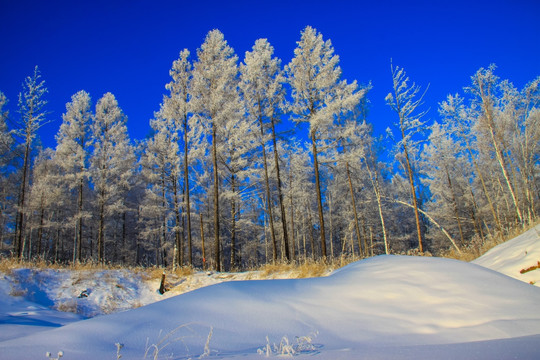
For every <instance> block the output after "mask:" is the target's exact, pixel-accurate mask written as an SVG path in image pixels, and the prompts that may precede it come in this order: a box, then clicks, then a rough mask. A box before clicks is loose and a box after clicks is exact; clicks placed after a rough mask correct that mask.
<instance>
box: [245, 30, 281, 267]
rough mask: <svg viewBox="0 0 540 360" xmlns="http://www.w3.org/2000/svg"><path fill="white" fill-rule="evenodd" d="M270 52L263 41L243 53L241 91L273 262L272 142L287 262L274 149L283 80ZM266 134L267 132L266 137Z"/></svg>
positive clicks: (268, 46) (275, 251) (279, 178)
mask: <svg viewBox="0 0 540 360" xmlns="http://www.w3.org/2000/svg"><path fill="white" fill-rule="evenodd" d="M273 55H274V48H273V47H272V45H270V43H269V42H268V41H267V40H266V39H259V40H257V41H256V42H255V45H253V49H252V51H251V52H246V56H245V59H244V62H245V64H241V66H240V73H241V83H240V86H241V89H242V93H243V96H244V101H245V103H246V107H247V111H248V113H249V114H250V115H251V116H252V117H254V118H255V119H257V120H258V122H259V129H260V143H261V149H262V154H263V166H264V179H265V187H266V197H267V207H268V218H269V222H270V234H271V237H272V247H273V260H274V261H276V260H277V241H276V235H275V228H274V215H273V200H272V194H271V191H270V179H269V171H268V167H269V165H268V161H267V153H266V146H267V143H268V140H269V139H268V137H269V136H270V138H271V141H272V148H273V153H274V166H275V169H276V178H277V192H278V200H279V208H280V214H281V224H282V231H283V233H282V236H283V239H282V243H283V248H284V249H285V258H286V260H287V261H289V260H290V259H291V256H290V254H289V252H290V249H289V239H288V237H289V236H288V230H287V215H286V212H285V204H284V199H283V190H282V188H283V185H282V180H281V175H280V166H279V155H278V149H277V148H278V147H277V138H276V129H275V127H276V126H275V125H276V122H277V121H278V119H279V106H280V105H281V103H282V102H283V99H284V89H283V85H282V82H283V80H284V79H283V76H282V73H281V61H280V60H279V59H278V58H276V57H274V56H273ZM268 130H270V131H271V133H270V134H268Z"/></svg>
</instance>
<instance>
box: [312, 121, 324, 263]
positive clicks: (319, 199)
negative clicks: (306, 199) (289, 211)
mask: <svg viewBox="0 0 540 360" xmlns="http://www.w3.org/2000/svg"><path fill="white" fill-rule="evenodd" d="M311 145H312V148H313V167H314V170H315V187H316V190H317V207H318V209H319V226H320V231H321V257H322V259H323V261H326V235H325V232H324V213H323V206H322V194H321V180H320V174H319V160H318V159H317V144H316V139H315V132H314V131H312V132H311Z"/></svg>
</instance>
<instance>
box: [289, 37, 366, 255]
mask: <svg viewBox="0 0 540 360" xmlns="http://www.w3.org/2000/svg"><path fill="white" fill-rule="evenodd" d="M297 44H298V45H297V47H296V49H295V50H294V58H293V59H292V60H291V62H290V63H289V65H287V67H286V72H287V77H288V81H289V84H290V85H291V88H292V102H291V104H290V111H291V112H292V114H293V119H294V120H295V121H296V122H306V123H308V124H309V138H310V140H311V146H312V154H313V169H314V172H315V190H316V193H317V208H318V212H319V228H320V236H321V254H322V257H323V258H324V259H325V258H326V236H325V226H324V213H323V203H322V184H321V176H320V173H319V160H318V156H319V148H318V146H319V145H320V143H321V141H322V140H324V139H325V138H327V136H328V133H329V131H330V130H331V128H332V126H333V125H334V122H335V121H336V117H337V116H339V115H340V114H342V113H344V112H347V111H351V110H352V109H353V108H354V107H355V106H356V104H358V102H359V99H360V97H361V95H362V93H361V92H358V91H356V90H357V87H358V86H357V84H356V81H354V82H352V83H351V84H347V81H346V80H341V68H340V66H339V57H338V56H337V55H335V54H334V48H333V46H332V43H331V41H330V40H327V41H324V40H323V37H322V34H320V33H318V32H317V30H315V29H314V28H312V27H310V26H308V27H306V28H305V29H304V31H303V32H302V36H301V39H300V41H298V42H297Z"/></svg>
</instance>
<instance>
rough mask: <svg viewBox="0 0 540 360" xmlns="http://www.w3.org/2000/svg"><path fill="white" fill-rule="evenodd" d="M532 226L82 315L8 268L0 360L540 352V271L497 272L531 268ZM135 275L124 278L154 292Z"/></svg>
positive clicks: (0, 293)
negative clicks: (485, 242)
mask: <svg viewBox="0 0 540 360" xmlns="http://www.w3.org/2000/svg"><path fill="white" fill-rule="evenodd" d="M539 230H540V227H536V229H532V230H530V231H528V232H526V233H525V234H523V235H521V236H519V237H517V238H516V239H514V240H512V241H509V242H507V243H505V244H502V245H500V246H499V247H497V248H494V249H493V250H491V251H490V252H488V253H486V255H484V256H483V257H482V258H479V259H478V260H477V261H476V262H475V263H474V264H473V263H464V262H460V261H456V260H450V259H441V258H424V257H407V256H378V257H375V258H371V259H367V260H363V261H359V262H356V263H353V264H350V265H348V266H346V267H344V268H342V269H340V270H337V271H335V272H334V273H332V274H331V275H330V276H327V277H322V278H311V279H284V280H251V281H228V282H223V283H220V284H216V285H212V286H208V287H204V288H200V289H198V290H194V291H191V292H188V293H185V294H182V295H178V296H171V297H169V298H168V299H165V300H162V301H159V302H154V303H151V304H149V305H146V306H141V307H139V308H136V309H133V310H127V311H123V312H117V313H114V314H110V315H102V316H96V317H93V318H90V319H85V320H80V319H81V318H80V316H76V315H73V314H67V313H62V312H55V311H53V310H51V309H49V308H48V307H47V306H45V305H44V304H43V301H44V299H47V298H48V295H47V294H46V293H44V292H43V291H42V290H40V289H33V290H32V289H30V290H28V291H27V293H26V294H23V295H24V296H22V297H15V296H12V295H13V289H11V290H10V289H9V288H8V287H9V284H8V282H7V281H6V278H5V275H4V280H2V281H0V359H41V358H42V359H45V358H46V357H45V353H46V352H50V353H52V355H53V356H56V354H57V353H58V352H59V351H62V352H63V357H62V359H78V360H84V359H114V358H115V356H117V346H116V345H115V344H122V345H123V347H122V348H121V349H120V355H121V356H122V359H144V358H146V359H190V358H191V359H196V358H204V357H208V358H213V359H229V358H232V359H263V358H265V357H278V356H294V357H295V358H298V359H308V358H309V359H311V358H317V359H458V358H459V359H510V358H512V359H514V358H515V359H537V358H539V357H540V312H539V311H538V309H539V307H538V306H539V305H538V304H540V289H539V288H538V287H536V286H531V285H530V284H529V283H528V282H529V281H535V280H529V279H535V278H536V277H534V276H537V275H536V274H537V273H539V272H540V270H538V269H536V270H532V271H529V272H528V274H529V275H527V276H533V277H532V278H530V277H527V278H522V279H520V280H523V281H518V280H516V279H515V278H512V277H510V276H507V275H506V274H503V273H501V272H498V271H495V270H497V269H500V270H504V271H510V274H508V275H512V274H513V273H514V272H515V269H517V268H520V270H521V269H523V268H528V267H530V266H531V265H533V262H534V261H532V258H533V257H535V256H537V255H536V254H539V253H538V251H539V249H540V236H538V231H539ZM508 244H510V245H508ZM520 247H521V248H520ZM501 248H502V249H503V250H500V249H501ZM539 260H540V259H539ZM480 265H482V266H480ZM488 267H489V268H488ZM20 271H21V272H24V271H29V270H20ZM517 271H518V274H519V270H517ZM526 274H527V273H526ZM43 276H45V275H43ZM102 276H105V275H102ZM201 276H207V277H208V274H206V275H201ZM222 276H223V277H225V278H226V277H227V276H228V275H227V274H223V275H222ZM245 277H246V278H247V277H249V276H247V275H245ZM514 277H518V278H519V276H517V275H515V276H514ZM19 278H20V279H23V277H22V276H19ZM223 280H231V279H230V278H228V279H223ZM136 283H138V282H137V281H134V283H133V284H132V285H129V283H128V282H125V281H121V282H120V284H122V286H128V287H132V288H133V289H131V290H133V292H134V293H137V291H138V292H139V294H140V296H141V297H142V298H146V299H147V300H148V301H150V300H151V298H153V297H158V298H159V295H156V294H155V293H153V292H152V291H150V293H145V291H146V290H141V288H140V287H138V286H139V285H135V284H136ZM58 287H59V285H58V284H57V285H55V284H51V286H50V288H51V289H56V290H55V291H58ZM88 288H89V291H94V295H95V293H96V292H98V293H99V290H98V287H97V284H96V286H95V287H94V288H92V287H88ZM18 291H19V292H22V290H21V289H19V290H18ZM63 291H64V290H63ZM77 291H78V290H77ZM32 296H33V297H32ZM89 298H90V296H89ZM30 300H34V301H35V302H31V301H30ZM40 301H41V303H40ZM36 304H39V305H36ZM33 328H36V329H38V330H32V329H33Z"/></svg>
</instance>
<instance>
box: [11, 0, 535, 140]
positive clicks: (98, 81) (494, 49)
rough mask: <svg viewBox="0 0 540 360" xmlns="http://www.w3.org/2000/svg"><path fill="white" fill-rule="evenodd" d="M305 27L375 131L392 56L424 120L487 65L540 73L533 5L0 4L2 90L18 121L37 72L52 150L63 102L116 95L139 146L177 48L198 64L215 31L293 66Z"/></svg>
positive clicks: (383, 117)
mask: <svg viewBox="0 0 540 360" xmlns="http://www.w3.org/2000/svg"><path fill="white" fill-rule="evenodd" d="M306 25H311V26H313V27H315V28H316V29H317V30H319V31H320V32H321V33H322V34H323V36H324V38H325V39H331V40H332V43H333V45H334V48H335V51H336V53H337V54H338V55H339V56H340V58H341V66H342V69H343V75H344V78H346V79H348V80H354V79H356V80H357V81H358V82H359V83H367V82H369V81H371V82H372V84H373V91H372V92H371V93H370V95H369V99H370V101H371V106H372V108H371V113H370V121H371V122H372V123H373V124H374V125H375V130H376V132H377V133H379V134H380V133H382V132H383V131H384V129H385V128H386V127H387V126H389V125H390V124H391V123H392V121H393V120H394V117H393V114H392V113H391V112H390V110H389V109H388V107H387V106H386V105H385V102H384V97H385V96H386V94H387V93H388V92H389V91H390V87H391V74H390V59H391V58H392V59H393V63H394V64H395V65H399V66H402V67H404V68H405V70H406V71H407V73H408V75H409V76H410V77H411V79H412V80H414V81H415V82H416V83H417V84H419V85H421V86H422V87H425V86H426V85H427V84H428V83H429V84H430V88H429V91H428V93H427V95H426V101H425V102H426V103H425V108H430V109H431V110H430V111H429V113H428V118H429V119H436V118H437V117H438V114H437V104H438V102H440V101H442V100H444V99H445V97H446V95H447V94H449V93H455V92H458V91H461V90H462V88H463V86H467V85H468V84H469V82H470V76H471V75H472V74H474V72H475V71H476V70H477V69H478V68H480V67H487V66H488V65H489V64H490V63H495V64H497V66H498V69H497V72H496V73H497V74H498V75H499V76H500V77H502V78H508V79H510V80H511V81H513V82H514V84H515V85H516V86H518V87H519V88H521V87H522V86H523V85H524V84H525V83H526V82H528V81H530V80H532V79H534V78H535V77H537V76H539V75H540V1H538V0H508V1H500V0H490V1H484V0H482V1H474V0H468V1H461V0H458V1H449V2H443V1H436V0H431V1H406V0H401V1H394V0H386V1H376V0H371V1H339V0H333V1H318V0H311V1H294V0H288V1H281V0H279V1H262V0H250V1H245V0H242V1H230V0H221V1H204V0H200V1H180V0H178V1H159V0H156V1H143V0H129V1H127V0H126V1H113V0H108V1H102V0H98V1H89V0H88V1H76V0H71V1H55V0H49V1H27V0H0V34H1V39H2V41H1V43H0V53H1V55H0V91H2V92H4V93H5V94H6V96H7V97H8V99H9V101H10V103H9V109H10V113H11V117H17V116H18V114H17V112H16V104H17V94H18V93H19V91H20V89H21V84H22V82H23V80H24V78H25V77H26V76H28V75H30V74H31V73H32V71H33V68H34V66H35V65H38V66H39V67H40V69H41V72H42V76H43V78H44V79H45V81H46V85H47V87H48V89H49V94H48V95H47V99H48V101H49V104H48V107H47V109H48V110H49V111H51V112H52V113H51V114H50V115H49V118H50V119H51V120H53V122H52V123H51V124H48V125H46V127H45V128H44V129H43V131H42V132H41V137H42V142H43V144H44V145H45V146H50V147H54V146H55V141H54V135H55V134H56V132H57V131H58V128H59V126H60V123H61V115H62V113H63V112H64V111H65V104H66V102H68V101H70V98H71V95H72V94H74V93H76V92H77V91H79V90H86V91H88V92H89V93H90V95H91V96H92V100H93V102H94V104H95V102H96V101H97V100H98V99H99V98H100V97H101V96H102V95H103V94H104V93H105V92H112V93H113V94H114V95H115V96H116V98H117V99H118V101H119V104H120V107H121V108H122V109H123V110H124V113H125V114H126V115H127V116H128V128H129V131H130V136H131V137H132V138H134V139H142V138H144V137H145V136H146V135H147V134H148V132H149V124H148V121H149V119H150V118H151V117H152V116H153V112H154V111H156V110H158V108H159V104H160V102H161V99H162V96H163V94H164V93H166V90H165V87H164V86H165V84H166V83H167V82H168V81H169V75H168V72H169V69H170V67H171V64H172V62H173V61H174V60H175V59H176V58H177V57H178V53H179V52H180V51H181V50H182V49H184V48H188V49H189V50H190V51H191V52H192V54H193V56H195V52H196V49H197V48H198V47H199V46H200V45H201V44H202V42H203V40H204V37H205V35H206V33H207V32H208V31H210V30H212V29H216V28H217V29H219V30H221V31H222V32H223V33H224V34H225V38H226V39H227V41H228V42H229V44H230V45H231V46H232V47H233V48H234V49H235V51H236V53H237V55H238V56H239V58H240V60H242V59H243V56H244V53H245V51H247V50H250V49H251V47H252V45H253V43H254V42H255V40H256V39H258V38H267V39H268V40H269V41H270V43H271V44H272V45H273V46H274V48H275V49H276V54H277V56H279V57H280V58H281V59H282V61H283V63H284V64H286V63H288V62H289V61H290V59H291V58H292V56H293V50H294V48H295V47H296V41H298V40H299V39H300V32H301V30H302V29H303V28H304V27H305V26H306Z"/></svg>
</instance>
